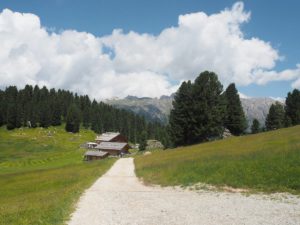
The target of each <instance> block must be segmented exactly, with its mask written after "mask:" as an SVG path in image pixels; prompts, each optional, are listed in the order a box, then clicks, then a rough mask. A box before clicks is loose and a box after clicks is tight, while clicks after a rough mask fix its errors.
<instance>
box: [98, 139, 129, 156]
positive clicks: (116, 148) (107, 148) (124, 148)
mask: <svg viewBox="0 0 300 225" xmlns="http://www.w3.org/2000/svg"><path fill="white" fill-rule="evenodd" d="M95 149H97V150H99V151H103V152H107V153H109V154H110V155H121V154H128V153H129V152H128V150H129V145H128V144H127V143H125V142H101V143H100V144H99V145H97V146H96V147H95Z"/></svg>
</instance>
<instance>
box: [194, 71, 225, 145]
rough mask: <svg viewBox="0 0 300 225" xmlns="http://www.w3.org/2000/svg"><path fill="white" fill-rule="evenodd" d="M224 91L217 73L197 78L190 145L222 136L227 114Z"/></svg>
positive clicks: (205, 73) (205, 74)
mask: <svg viewBox="0 0 300 225" xmlns="http://www.w3.org/2000/svg"><path fill="white" fill-rule="evenodd" d="M222 91H223V86H222V84H221V83H220V82H219V80H218V76H217V75H216V74H215V73H213V72H208V71H205V72H203V73H201V74H200V75H199V76H198V77H197V78H196V80H195V83H194V85H193V92H192V97H193V102H194V104H193V108H192V123H191V127H190V130H191V135H190V141H191V142H190V143H196V142H200V141H206V140H209V139H210V138H212V137H213V138H215V137H220V136H221V135H222V133H223V119H224V113H225V109H224V102H223V98H222V96H221V93H222Z"/></svg>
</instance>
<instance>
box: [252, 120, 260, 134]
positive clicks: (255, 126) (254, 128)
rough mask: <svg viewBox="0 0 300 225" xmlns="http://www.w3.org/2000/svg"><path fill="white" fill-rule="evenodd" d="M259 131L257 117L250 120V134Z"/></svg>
mask: <svg viewBox="0 0 300 225" xmlns="http://www.w3.org/2000/svg"><path fill="white" fill-rule="evenodd" d="M259 132H260V124H259V121H258V120H257V119H254V120H253V121H252V125H251V133H252V134H256V133H259Z"/></svg>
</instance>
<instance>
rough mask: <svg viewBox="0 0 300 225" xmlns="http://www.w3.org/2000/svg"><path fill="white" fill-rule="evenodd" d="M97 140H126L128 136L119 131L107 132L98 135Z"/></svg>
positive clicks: (98, 142)
mask: <svg viewBox="0 0 300 225" xmlns="http://www.w3.org/2000/svg"><path fill="white" fill-rule="evenodd" d="M95 142H96V143H97V144H100V143H101V142H126V143H127V138H126V137H125V136H123V135H122V134H120V133H118V132H106V133H103V134H101V135H97V137H96V139H95Z"/></svg>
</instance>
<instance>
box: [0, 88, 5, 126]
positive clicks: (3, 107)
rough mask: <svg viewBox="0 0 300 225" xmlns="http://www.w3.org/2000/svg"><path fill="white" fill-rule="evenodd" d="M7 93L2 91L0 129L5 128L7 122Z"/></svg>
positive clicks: (0, 94) (0, 95)
mask: <svg viewBox="0 0 300 225" xmlns="http://www.w3.org/2000/svg"><path fill="white" fill-rule="evenodd" d="M5 109H6V105H5V93H4V91H1V90H0V127H1V126H3V125H4V124H5V122H6V115H5V114H6V113H5Z"/></svg>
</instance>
